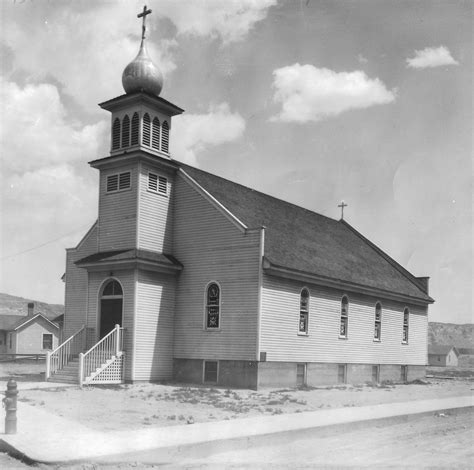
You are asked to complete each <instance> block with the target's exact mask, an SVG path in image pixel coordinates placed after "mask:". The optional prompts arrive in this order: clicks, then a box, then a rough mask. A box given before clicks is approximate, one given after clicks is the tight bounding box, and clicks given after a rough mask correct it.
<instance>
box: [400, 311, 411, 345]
mask: <svg viewBox="0 0 474 470" xmlns="http://www.w3.org/2000/svg"><path fill="white" fill-rule="evenodd" d="M409 316H410V310H408V309H407V308H405V310H404V311H403V337H402V343H408V321H409Z"/></svg>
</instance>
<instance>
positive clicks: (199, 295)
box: [174, 174, 260, 375]
mask: <svg viewBox="0 0 474 470" xmlns="http://www.w3.org/2000/svg"><path fill="white" fill-rule="evenodd" d="M174 203H175V207H174V209H175V218H174V221H175V225H174V234H175V237H174V255H175V256H176V258H177V259H178V260H179V261H180V262H181V263H182V264H183V266H184V268H183V271H182V272H181V273H180V275H179V277H178V283H177V297H176V315H175V323H174V330H175V342H174V357H175V358H186V359H201V360H203V359H213V360H255V359H256V348H257V330H258V292H259V290H258V289H259V288H258V285H259V283H258V279H259V261H260V258H259V246H260V234H259V232H258V231H252V232H250V231H248V232H247V233H244V232H242V231H241V230H240V229H239V228H238V227H236V226H235V225H234V224H233V223H232V222H231V221H230V220H229V219H228V218H227V217H226V216H225V215H224V214H222V213H221V212H220V211H219V210H218V209H217V208H216V207H214V206H213V205H212V204H211V202H210V201H208V200H207V199H206V198H205V197H204V196H203V195H202V194H200V193H199V192H198V191H197V190H196V189H195V188H194V187H191V185H190V183H188V182H187V181H185V180H184V177H183V176H182V175H179V174H178V176H177V177H176V180H175V200H174ZM211 281H214V282H217V283H218V284H219V286H220V291H221V310H220V328H219V329H218V330H210V329H206V327H205V301H206V300H205V296H206V287H207V286H208V284H209V283H210V282H211ZM197 364H200V365H199V367H201V369H202V362H197ZM197 373H198V375H199V374H200V371H197Z"/></svg>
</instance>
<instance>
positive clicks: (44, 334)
mask: <svg viewBox="0 0 474 470" xmlns="http://www.w3.org/2000/svg"><path fill="white" fill-rule="evenodd" d="M45 336H50V337H51V347H50V348H45V347H44V341H45ZM53 342H54V337H53V333H43V335H42V337H41V349H42V350H43V351H52V350H53V346H54V344H53Z"/></svg>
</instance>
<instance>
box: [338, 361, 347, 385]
mask: <svg viewBox="0 0 474 470" xmlns="http://www.w3.org/2000/svg"><path fill="white" fill-rule="evenodd" d="M346 374H347V367H346V364H339V365H338V366H337V381H338V383H340V384H345V383H346V378H347V377H346Z"/></svg>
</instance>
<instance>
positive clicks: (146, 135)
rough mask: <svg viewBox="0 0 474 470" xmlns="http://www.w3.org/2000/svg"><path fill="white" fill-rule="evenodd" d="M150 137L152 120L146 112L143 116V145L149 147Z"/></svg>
mask: <svg viewBox="0 0 474 470" xmlns="http://www.w3.org/2000/svg"><path fill="white" fill-rule="evenodd" d="M150 138H151V120H150V115H149V114H148V113H145V116H143V145H146V146H147V147H149V146H150Z"/></svg>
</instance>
